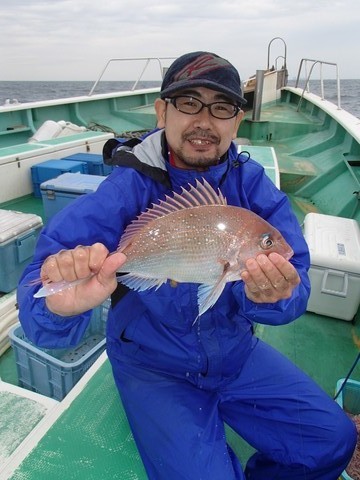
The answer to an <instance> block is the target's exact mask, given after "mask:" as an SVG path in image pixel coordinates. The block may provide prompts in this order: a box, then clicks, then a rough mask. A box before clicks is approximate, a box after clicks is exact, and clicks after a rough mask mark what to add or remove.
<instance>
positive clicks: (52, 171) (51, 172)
mask: <svg viewBox="0 0 360 480" xmlns="http://www.w3.org/2000/svg"><path fill="white" fill-rule="evenodd" d="M70 172H72V173H75V172H80V173H88V165H87V163H85V162H77V161H75V160H72V161H66V162H64V160H47V161H46V162H42V163H37V164H36V165H33V166H32V167H31V179H32V183H33V191H34V197H37V198H41V191H40V184H41V183H43V182H45V181H46V180H50V179H52V178H56V177H58V176H59V175H61V174H62V173H70Z"/></svg>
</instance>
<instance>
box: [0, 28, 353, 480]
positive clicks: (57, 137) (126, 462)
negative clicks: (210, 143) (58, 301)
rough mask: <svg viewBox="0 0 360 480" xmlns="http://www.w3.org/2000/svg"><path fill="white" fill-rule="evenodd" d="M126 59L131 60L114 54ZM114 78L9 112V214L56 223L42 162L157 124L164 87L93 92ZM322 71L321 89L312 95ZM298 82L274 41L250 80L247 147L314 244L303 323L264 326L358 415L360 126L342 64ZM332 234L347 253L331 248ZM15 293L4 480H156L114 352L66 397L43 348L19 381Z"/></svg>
mask: <svg viewBox="0 0 360 480" xmlns="http://www.w3.org/2000/svg"><path fill="white" fill-rule="evenodd" d="M274 41H278V42H282V44H283V45H284V55H283V56H281V59H282V65H281V67H279V68H278V66H277V65H276V64H277V61H276V60H277V59H275V61H273V63H272V64H271V63H270V59H271V52H272V46H273V42H274ZM117 60H119V61H123V60H124V59H112V60H111V61H110V62H112V61H117ZM127 60H130V59H127ZM133 60H134V61H138V59H131V61H133ZM140 60H141V61H142V62H144V63H145V65H147V64H148V63H149V62H155V63H156V64H158V65H159V70H160V72H162V71H163V66H165V67H166V63H167V62H168V61H169V59H161V58H146V59H144V58H142V59H140ZM108 64H109V62H108ZM108 64H107V65H108ZM325 65H326V66H331V67H333V71H334V78H335V79H336V84H337V96H338V100H337V104H334V103H331V102H329V101H327V100H326V98H325V95H324V89H323V86H324V80H323V78H322V67H323V66H325ZM104 70H105V69H104ZM103 72H104V71H103ZM103 72H102V73H101V75H100V77H99V79H98V80H97V81H96V82H95V83H94V86H93V88H92V89H91V91H90V92H89V94H88V95H86V96H78V97H71V98H65V99H58V100H47V101H38V102H31V103H24V104H23V103H19V102H12V101H9V102H7V104H6V105H3V106H0V211H3V210H5V211H10V212H14V211H16V212H22V213H26V214H33V215H36V216H37V217H39V218H40V219H41V221H42V223H46V221H47V217H46V214H45V211H44V201H45V200H44V196H43V194H41V195H40V196H39V195H38V196H36V195H34V188H35V187H34V182H33V178H32V174H31V172H32V171H33V170H34V168H33V167H34V166H36V165H38V164H40V163H43V162H46V161H49V160H57V161H60V160H61V161H63V162H64V163H66V161H68V160H63V159H64V158H69V157H72V158H74V156H76V155H82V156H83V158H84V155H85V156H86V155H87V156H88V158H98V157H99V156H101V154H102V149H103V146H104V144H105V142H106V141H107V140H109V139H111V138H114V137H122V138H128V139H129V138H134V137H138V136H141V135H143V134H144V132H147V131H149V130H151V129H153V128H154V127H155V125H156V117H155V111H154V106H153V104H154V100H155V99H156V98H157V97H158V95H159V88H158V87H154V88H146V89H139V88H137V85H138V80H139V79H138V80H137V81H136V82H135V84H134V87H133V88H131V89H130V90H128V91H119V92H113V93H101V94H99V93H95V91H96V88H97V86H98V83H99V82H100V81H101V78H102V75H103ZM319 77H320V78H319ZM314 78H317V79H319V81H320V85H321V93H320V95H318V94H314V93H312V92H311V91H310V81H311V80H312V79H314ZM287 81H288V72H287V50H286V44H285V42H284V40H283V39H281V38H279V37H276V38H274V39H272V40H271V42H270V43H269V45H268V62H267V65H266V66H265V65H264V69H263V70H258V71H257V72H256V75H254V76H253V77H252V78H250V79H249V80H248V81H247V82H245V84H244V86H245V88H244V91H245V97H246V98H247V100H248V104H247V106H246V114H245V119H244V121H243V122H242V123H241V125H240V127H239V131H238V138H237V139H236V143H237V144H238V150H239V152H248V153H249V154H250V155H251V156H252V157H253V158H254V159H256V160H257V161H259V162H260V163H262V164H263V166H264V168H265V170H266V172H267V174H268V175H269V177H270V178H271V179H272V180H273V182H274V183H275V184H276V185H277V186H278V187H279V188H280V189H282V190H283V191H284V192H286V194H287V195H288V197H289V199H290V201H291V204H292V207H293V210H294V212H295V214H296V216H297V218H298V221H299V223H300V224H301V225H302V226H303V227H304V232H305V233H306V239H307V240H308V242H309V246H312V247H313V248H312V249H311V253H312V286H313V292H312V297H311V299H310V301H309V307H308V311H307V312H306V313H305V314H304V315H302V316H301V317H300V318H299V319H297V320H296V321H294V322H293V323H291V324H289V325H284V326H277V327H271V326H264V325H256V335H258V336H259V337H260V338H262V339H263V340H264V341H266V342H268V343H270V344H271V345H273V346H274V347H275V348H277V349H278V350H280V351H281V352H283V353H284V354H285V355H287V356H288V357H289V358H290V359H291V360H292V361H293V362H294V363H295V364H297V365H298V366H299V367H300V368H301V369H303V370H304V371H305V372H307V373H308V374H309V375H310V376H311V377H312V378H313V379H314V380H315V381H316V382H317V383H318V384H319V385H320V386H321V387H322V388H323V389H324V390H325V391H326V392H327V393H328V394H329V395H330V396H332V397H334V396H335V393H336V391H337V393H338V396H337V401H339V402H341V405H342V406H343V407H344V408H345V407H346V405H345V403H347V401H348V400H347V399H346V398H345V397H346V395H348V397H349V398H350V400H349V402H350V403H351V405H352V406H353V407H351V408H354V409H355V410H357V409H358V410H357V411H352V412H350V413H353V414H358V413H360V391H359V390H360V386H359V384H358V383H357V380H360V378H359V375H360V370H359V367H358V365H357V360H358V359H359V357H358V355H359V344H360V343H359V338H360V329H359V322H360V314H359V303H360V283H359V282H360V280H359V279H360V248H359V243H358V242H359V237H358V236H357V235H358V234H357V232H358V228H359V221H360V208H359V200H360V120H359V119H358V118H356V117H354V116H353V115H351V114H350V113H348V112H346V111H344V110H342V108H341V88H340V79H339V74H338V69H337V65H336V64H334V63H329V62H325V61H322V60H320V59H315V60H313V59H301V60H300V62H299V69H298V72H297V79H296V82H295V85H294V86H289V85H288V82H287ZM76 158H79V157H76ZM100 173H101V172H100ZM80 175H81V173H80ZM85 194H86V193H85ZM334 242H335V245H336V249H337V251H336V254H333V249H332V247H330V246H329V245H330V244H332V243H334ZM319 249H320V252H319ZM319 259H320V260H319ZM345 260H347V261H345ZM15 295H16V292H15V290H11V291H9V292H4V293H3V294H2V296H1V298H0V353H1V357H0V377H1V379H0V480H4V479H11V480H20V479H28V480H32V479H34V480H35V479H37V480H42V479H44V480H45V479H46V480H48V479H52V480H57V479H59V480H60V479H63V478H69V479H70V478H71V479H76V480H81V479H85V478H86V479H87V480H89V479H110V478H121V479H122V480H135V479H138V480H143V479H146V473H145V470H144V468H143V465H142V463H141V459H140V457H139V454H138V452H137V449H136V446H135V443H134V440H133V437H132V434H131V432H130V429H129V425H128V423H127V419H126V415H125V413H124V411H123V409H122V406H121V403H120V400H119V398H118V393H117V390H116V387H115V385H114V382H113V379H112V373H111V368H110V365H109V362H108V359H107V356H106V352H105V351H103V349H102V350H101V349H99V350H97V354H98V355H97V358H96V359H95V360H94V362H93V363H92V364H91V365H87V366H86V368H85V369H84V372H82V375H81V378H80V379H77V380H76V382H75V383H74V385H72V386H71V388H70V390H69V391H68V392H66V395H65V396H64V397H63V398H61V399H56V398H54V396H53V398H51V393H50V394H49V395H44V394H43V393H40V392H39V391H38V390H37V389H36V387H35V386H34V385H35V384H36V380H37V379H36V378H35V376H36V375H34V371H35V372H37V371H38V372H40V373H39V377H41V380H42V381H43V380H44V379H45V381H47V379H46V375H47V371H46V368H45V369H43V368H42V367H41V368H40V367H39V365H40V363H41V357H39V356H35V357H33V358H32V359H31V361H29V364H27V366H26V368H27V369H28V370H27V374H28V375H29V378H30V380H29V384H28V385H26V386H27V388H24V378H22V382H19V378H18V375H19V365H18V364H19V362H21V360H19V359H18V358H16V354H18V353H19V352H16V348H20V347H19V346H17V345H14V342H13V341H11V333H10V332H14V329H16V328H17V325H18V324H17V312H16V296H15ZM10 343H11V344H12V346H11V347H10ZM31 348H32V350H34V348H35V347H31ZM47 354H49V352H47ZM45 356H46V355H45ZM50 356H51V353H50ZM42 365H43V363H42ZM24 368H25V367H24ZM38 368H40V370H37V369H38ZM22 373H23V374H24V372H22ZM25 374H26V372H25ZM25 374H24V375H25ZM33 377H34V378H33ZM344 379H346V380H347V382H345V383H344ZM31 382H34V383H33V388H31V385H32V384H31ZM49 382H50V380H49ZM51 382H53V380H51ZM49 389H50V386H49ZM340 390H341V391H340ZM49 391H51V389H50V390H49ZM345 394H346V395H345ZM357 396H358V398H357ZM227 440H228V442H229V444H230V445H231V447H232V448H233V450H234V451H235V452H236V453H237V455H238V456H239V458H240V460H241V462H242V463H245V462H246V460H247V458H248V457H249V455H250V454H251V453H252V452H253V450H252V447H251V446H250V445H247V444H246V443H245V442H244V441H243V440H242V439H241V438H239V437H238V436H237V435H236V434H235V432H233V431H232V430H231V429H230V428H227ZM343 475H344V476H343V478H344V479H348V478H351V477H350V476H349V475H348V474H347V473H346V472H344V474H343Z"/></svg>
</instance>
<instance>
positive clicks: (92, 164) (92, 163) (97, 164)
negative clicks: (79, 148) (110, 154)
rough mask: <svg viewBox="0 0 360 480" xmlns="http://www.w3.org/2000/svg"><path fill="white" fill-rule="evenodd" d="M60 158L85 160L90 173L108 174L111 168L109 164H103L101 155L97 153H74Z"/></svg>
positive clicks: (77, 160)
mask: <svg viewBox="0 0 360 480" xmlns="http://www.w3.org/2000/svg"><path fill="white" fill-rule="evenodd" d="M62 160H67V161H69V160H70V161H76V162H85V163H86V164H87V169H88V173H89V174H90V175H103V176H106V175H109V174H110V173H111V172H112V169H113V167H112V166H111V165H105V163H104V162H103V157H102V155H99V154H97V153H75V154H74V155H69V156H68V157H64V158H63V159H62Z"/></svg>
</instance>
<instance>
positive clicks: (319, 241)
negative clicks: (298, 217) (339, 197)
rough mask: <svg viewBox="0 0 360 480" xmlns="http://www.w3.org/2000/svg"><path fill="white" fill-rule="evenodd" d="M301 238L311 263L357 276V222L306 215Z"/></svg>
mask: <svg viewBox="0 0 360 480" xmlns="http://www.w3.org/2000/svg"><path fill="white" fill-rule="evenodd" d="M304 236H305V239H306V241H307V244H308V246H309V250H310V258H311V264H312V265H317V266H319V267H325V268H331V269H334V270H340V271H342V272H348V273H356V274H360V227H359V223H358V222H357V221H356V220H353V219H349V218H343V217H336V216H332V215H323V214H319V213H312V212H311V213H308V214H307V215H306V216H305V221H304Z"/></svg>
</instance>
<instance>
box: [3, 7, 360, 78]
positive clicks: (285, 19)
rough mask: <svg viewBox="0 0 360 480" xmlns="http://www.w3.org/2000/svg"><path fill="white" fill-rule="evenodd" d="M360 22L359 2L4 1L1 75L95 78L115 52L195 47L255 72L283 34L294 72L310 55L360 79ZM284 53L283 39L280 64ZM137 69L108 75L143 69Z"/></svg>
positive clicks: (171, 52)
mask: <svg viewBox="0 0 360 480" xmlns="http://www.w3.org/2000/svg"><path fill="white" fill-rule="evenodd" d="M359 25H360V1H359V0H330V1H329V0H295V1H293V2H291V1H288V0H250V1H249V0H246V1H245V0H176V1H175V0H157V2H153V1H152V0H104V1H101V0H96V1H95V0H11V2H9V1H8V0H0V80H95V79H96V78H97V77H98V75H99V74H100V72H101V71H102V68H103V67H104V65H105V63H106V62H107V60H108V59H110V58H119V57H140V56H141V57H142V56H155V57H166V56H169V57H176V56H178V55H180V54H182V53H185V52H188V51H194V50H208V51H212V52H215V53H217V54H219V55H221V56H223V57H225V58H227V59H228V60H230V61H231V62H232V63H233V64H234V65H235V66H236V67H237V68H238V70H239V72H240V75H241V77H242V79H245V78H246V77H248V76H249V75H252V74H254V73H255V72H256V70H257V69H262V68H266V64H267V46H268V43H269V41H270V40H271V39H272V38H274V37H283V38H284V40H285V41H286V43H287V53H288V55H287V56H288V68H289V73H290V77H294V76H296V74H297V69H298V65H299V61H300V59H301V58H303V57H307V58H312V59H321V60H326V61H329V62H335V63H338V65H339V69H340V75H341V77H342V78H360V60H359V58H360V54H359V46H360V34H359ZM283 54H284V47H283V44H282V43H281V42H280V41H277V42H274V43H273V46H272V49H271V63H274V61H275V59H276V57H278V56H281V55H283ZM278 62H279V63H281V58H279V59H278ZM127 70H128V71H129V70H130V71H131V74H130V77H129V76H128V77H126V76H125V75H121V73H120V70H119V69H117V68H115V67H114V68H112V69H111V70H109V75H108V76H107V77H106V79H109V80H122V79H123V80H130V79H133V78H134V77H135V76H136V73H137V72H138V70H133V69H131V68H130V69H129V68H128V69H127ZM149 75H150V77H152V78H157V74H156V73H155V72H154V73H152V72H151V73H150V74H149ZM324 77H325V78H334V74H333V70H329V71H328V70H327V69H324Z"/></svg>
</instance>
